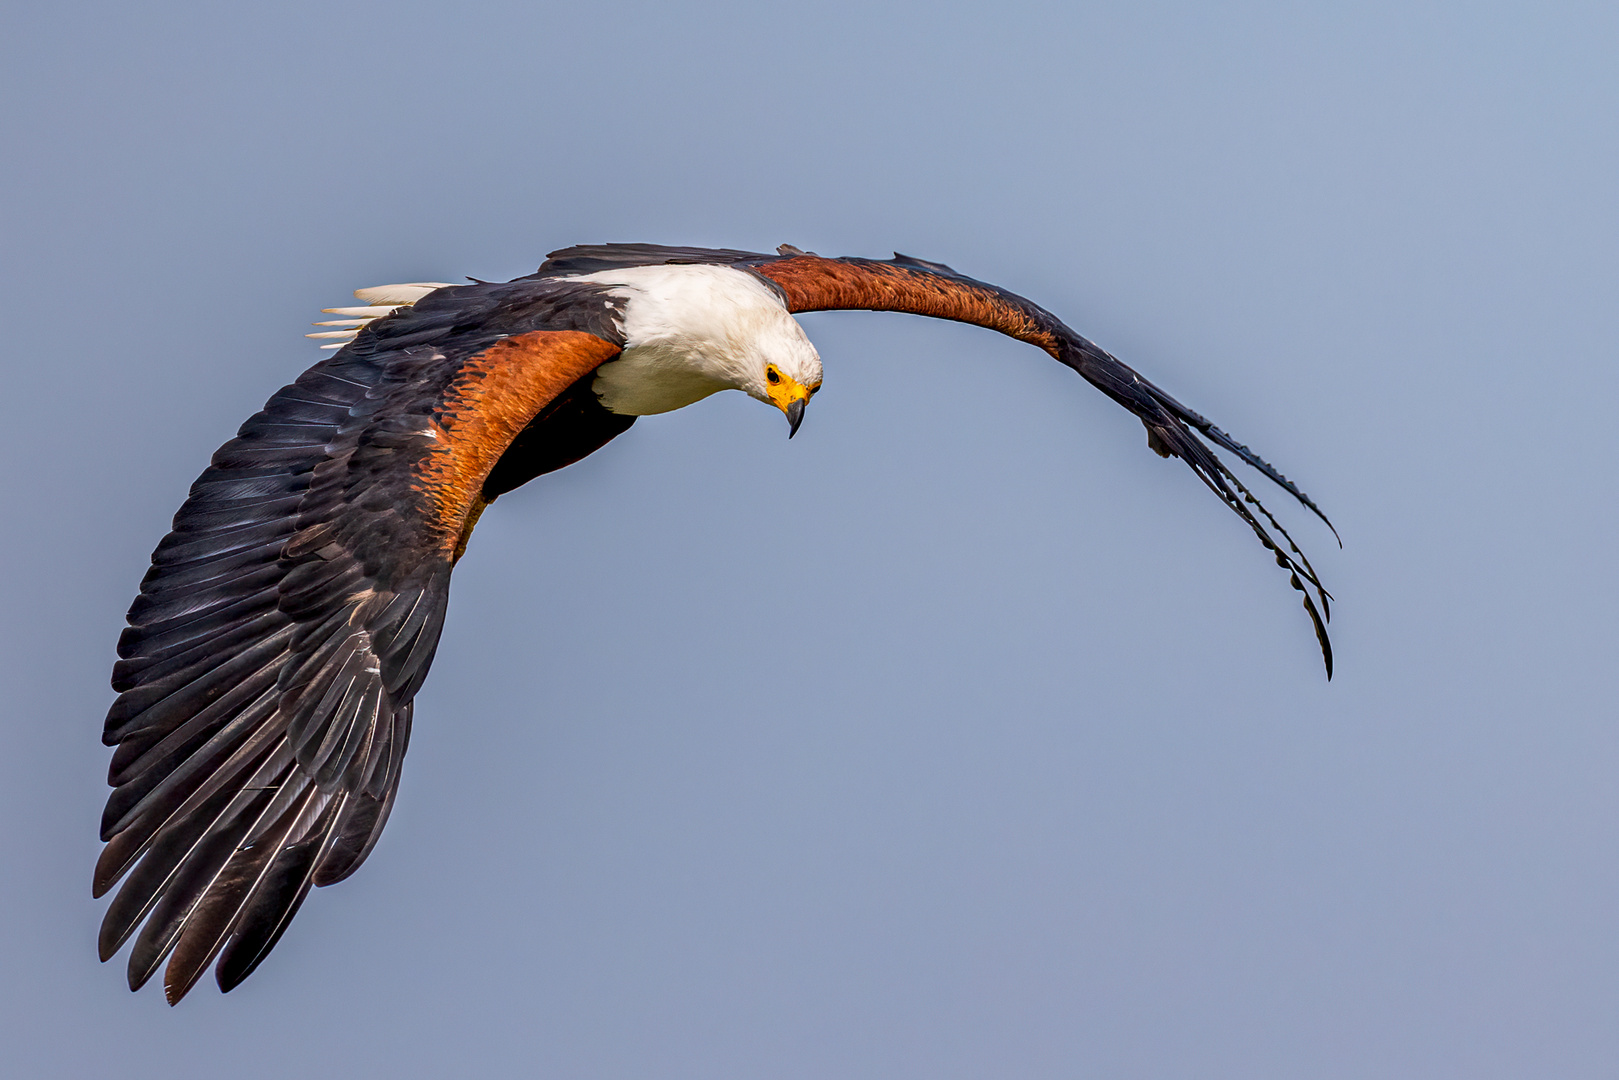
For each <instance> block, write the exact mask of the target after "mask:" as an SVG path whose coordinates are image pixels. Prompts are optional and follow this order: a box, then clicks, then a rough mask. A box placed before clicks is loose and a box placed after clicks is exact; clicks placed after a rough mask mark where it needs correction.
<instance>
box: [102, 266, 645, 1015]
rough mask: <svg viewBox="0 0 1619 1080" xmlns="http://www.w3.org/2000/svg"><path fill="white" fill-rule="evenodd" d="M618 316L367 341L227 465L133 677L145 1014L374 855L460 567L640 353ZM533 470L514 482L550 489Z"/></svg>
mask: <svg viewBox="0 0 1619 1080" xmlns="http://www.w3.org/2000/svg"><path fill="white" fill-rule="evenodd" d="M612 316H613V311H612V301H611V300H610V299H608V298H607V297H606V296H605V294H602V293H600V292H599V291H597V290H591V289H589V288H585V287H582V286H578V285H574V286H561V285H560V283H553V284H543V283H513V284H510V285H482V284H477V285H471V286H463V287H459V288H446V289H441V290H439V291H437V292H435V293H433V294H432V295H430V296H428V297H427V298H425V299H423V300H422V301H421V302H419V303H417V304H416V306H415V307H414V308H407V309H402V310H400V311H399V312H397V313H396V314H393V315H390V316H388V317H387V318H384V319H381V320H379V321H377V322H375V323H372V324H370V325H369V326H367V327H366V328H364V329H363V330H361V331H360V333H359V335H358V337H357V339H356V340H355V341H354V342H353V343H352V344H350V345H348V346H347V347H345V348H343V349H342V351H341V352H338V353H337V354H336V355H335V356H333V357H332V358H330V359H328V360H326V361H324V362H322V363H320V364H317V365H316V366H315V367H313V368H311V369H310V370H309V371H307V372H305V373H304V374H303V375H302V376H301V377H300V378H299V379H298V380H297V382H295V383H293V384H292V385H291V386H288V387H286V388H285V389H283V390H281V391H280V392H279V393H277V394H276V395H275V396H274V397H272V398H271V399H270V401H269V402H268V404H266V406H265V408H264V410H263V411H262V412H260V413H259V414H258V415H256V416H254V417H253V418H252V419H250V420H248V421H247V423H246V424H244V425H243V426H242V429H241V431H240V432H239V434H238V435H237V437H236V438H235V439H233V440H231V441H230V442H228V443H226V444H225V445H224V446H223V447H221V448H220V449H219V451H218V452H217V453H216V454H215V455H214V458H213V463H212V464H211V465H210V466H209V468H208V469H207V471H205V472H204V473H203V474H202V476H201V477H200V478H199V479H198V480H197V482H196V484H195V485H193V487H192V489H191V495H190V497H189V498H188V499H187V500H186V502H185V505H184V506H183V507H181V509H180V512H179V513H178V514H177V515H176V517H175V519H174V530H173V531H172V532H171V533H170V534H169V535H168V536H167V537H165V538H164V540H163V541H162V543H161V544H159V545H158V548H157V551H156V552H155V553H154V555H153V557H152V568H151V570H150V571H149V572H148V574H147V575H146V579H145V580H144V581H143V582H142V585H141V593H140V596H139V597H138V598H137V599H136V600H135V603H134V606H133V607H132V608H131V609H130V612H129V628H128V629H126V630H125V631H124V634H123V637H122V638H121V639H120V641H119V647H118V653H119V656H120V657H121V659H120V660H119V661H118V664H117V666H116V667H115V669H114V673H113V688H114V689H115V690H117V691H119V697H118V699H117V701H116V702H115V703H114V704H113V706H112V709H111V711H110V712H109V714H108V716H107V724H106V731H105V735H104V740H105V741H106V742H107V743H108V744H109V745H115V746H117V750H116V752H115V753H114V755H113V760H112V766H111V769H110V771H109V781H110V782H111V784H112V785H113V786H114V788H115V790H114V791H113V793H112V795H111V797H110V798H109V799H108V802H107V808H106V813H105V815H104V816H103V820H102V839H104V840H106V841H107V846H106V848H105V849H104V850H103V852H102V857H101V860H100V863H99V864H98V865H97V868H96V875H95V893H96V895H97V896H100V895H102V894H103V893H105V892H106V891H107V890H108V889H110V888H111V887H112V886H113V885H114V884H116V883H117V882H118V881H119V880H120V879H123V886H122V888H120V889H119V891H118V894H117V896H116V897H115V898H114V899H113V901H112V903H111V905H110V906H109V908H108V910H107V913H106V918H105V920H104V922H103V924H102V929H101V941H100V945H101V956H102V959H104V960H105V959H107V958H108V957H110V956H111V955H112V954H113V953H115V952H116V951H117V950H118V949H119V948H120V947H121V946H122V945H123V943H124V942H125V941H126V940H127V939H128V938H129V937H130V936H131V935H132V934H135V932H136V930H137V929H139V933H138V935H136V938H135V944H134V947H133V948H132V950H131V953H130V958H129V983H130V987H131V989H137V988H139V987H140V986H141V985H142V984H144V983H145V982H146V981H147V979H149V978H150V977H151V975H152V974H153V973H154V972H155V971H156V969H157V967H158V965H159V964H161V963H162V962H163V959H164V957H165V956H169V957H170V960H169V965H168V969H167V972H166V975H165V979H164V985H165V990H166V993H167V996H168V1000H169V1001H170V1002H171V1003H173V1002H176V1001H178V1000H179V999H180V998H181V997H182V996H183V995H184V994H185V993H186V992H187V991H188V990H189V989H190V988H191V987H192V985H193V984H194V983H195V982H196V980H197V978H198V977H199V976H200V975H201V973H202V971H203V970H204V969H205V968H206V967H207V966H208V964H209V963H210V962H211V961H212V960H213V959H214V958H215V956H218V958H219V964H218V968H217V976H218V980H219V984H220V987H221V988H222V989H225V990H229V989H231V988H232V987H233V986H235V985H236V984H237V983H239V982H240V981H241V980H242V979H244V978H246V977H247V975H248V974H249V973H251V972H252V970H253V969H254V968H255V967H256V966H257V965H258V963H259V962H260V961H261V960H262V959H263V958H264V956H265V955H266V954H267V953H268V952H269V950H270V949H271V948H272V947H273V946H274V945H275V943H276V941H277V940H278V939H279V938H280V935H281V933H282V932H283V931H284V930H285V929H286V926H287V924H288V922H289V920H290V919H291V918H292V916H293V914H294V913H295V912H296V911H297V909H298V906H299V905H300V904H301V903H302V901H303V899H304V897H305V896H306V895H307V893H308V891H309V889H310V887H311V886H312V885H327V884H331V883H333V882H336V881H340V880H342V879H343V878H344V877H347V876H348V875H349V874H350V873H352V872H353V871H354V870H355V868H356V867H358V866H359V864H360V863H361V862H362V861H363V860H364V859H365V857H366V856H367V854H369V852H370V850H371V848H372V846H373V845H374V844H375V843H376V840H377V837H378V835H379V834H380V832H381V830H382V827H383V824H384V823H385V822H386V821H387V818H388V812H389V810H390V808H391V807H392V805H393V799H394V793H395V791H396V790H397V787H398V781H399V768H400V761H401V759H402V758H403V756H404V753H405V747H406V744H407V742H408V740H409V736H410V721H411V701H412V698H413V697H414V695H415V693H416V691H417V689H418V688H419V687H420V686H421V683H422V680H423V678H424V677H425V676H426V674H427V669H428V665H429V664H430V663H431V661H432V658H433V652H434V649H435V648H436V646H437V643H438V636H439V630H440V627H441V626H442V624H443V620H444V612H445V604H446V600H447V597H448V588H449V580H450V571H451V568H452V566H453V565H454V562H455V559H456V558H457V557H458V556H459V554H460V552H461V550H462V548H463V546H464V543H465V539H466V536H467V534H468V532H469V531H470V529H471V526H472V524H473V523H474V522H475V521H476V517H477V514H478V513H479V512H480V511H481V510H482V508H483V505H484V503H485V502H486V500H487V499H488V498H492V497H493V496H494V495H496V494H499V491H500V490H505V489H506V487H509V486H512V485H510V484H506V485H504V486H498V485H497V486H498V490H490V489H488V488H487V487H486V484H487V482H488V480H489V478H490V476H491V473H492V472H493V471H494V470H495V467H496V465H497V463H499V462H501V461H502V458H503V455H505V454H506V453H507V451H508V449H509V448H511V447H512V445H513V443H514V441H517V440H519V437H520V436H524V435H525V434H526V435H528V437H529V442H530V443H532V442H534V439H533V436H532V432H530V431H529V430H528V429H529V428H530V425H531V422H532V421H534V420H535V418H536V417H537V416H540V415H542V414H545V413H546V412H547V410H548V409H552V410H554V409H555V408H557V407H559V406H561V405H563V404H564V403H566V402H568V401H569V400H571V399H576V398H577V397H578V394H577V389H576V388H577V387H579V386H580V385H584V386H586V387H588V383H589V379H588V376H589V374H590V372H592V371H593V370H594V369H595V368H596V367H597V366H599V365H600V364H601V363H603V362H604V361H605V360H607V359H610V358H611V357H612V356H614V355H616V354H617V353H618V351H619V347H620V345H621V341H619V340H617V338H616V334H617V332H616V329H615V328H614V327H615V324H614V322H613V317H612ZM570 388H575V389H573V390H570ZM598 411H599V410H598ZM599 426H600V425H598V427H599ZM627 426H628V422H627V420H626V421H618V422H617V426H615V427H612V428H611V430H610V431H594V432H593V433H592V437H597V436H599V438H598V441H597V442H596V444H595V445H600V443H601V442H605V441H606V440H607V439H608V438H611V437H612V435H614V434H617V433H618V431H621V430H623V428H624V427H627ZM595 445H592V446H590V447H589V448H588V449H594V448H595ZM588 449H586V450H584V451H582V452H588ZM535 453H538V454H539V455H540V458H545V457H546V455H547V454H549V455H550V458H552V459H559V458H560V457H566V456H567V455H566V453H565V451H563V452H559V451H558V449H557V448H556V447H554V446H553V447H539V448H537V449H536V448H534V447H531V448H530V452H529V453H528V454H527V456H528V457H529V458H530V459H534V454H535ZM575 456H578V455H575ZM561 463H565V462H561ZM529 464H530V466H531V467H525V466H524V463H523V462H517V463H516V464H515V465H514V464H513V463H512V462H511V461H510V460H508V461H507V462H506V465H505V471H506V472H507V473H508V474H510V473H512V472H514V471H515V472H518V473H527V475H533V473H534V471H544V468H543V463H542V466H540V467H532V466H533V461H532V460H531V461H530V462H529ZM550 467H556V466H555V464H552V465H551V466H550ZM523 478H525V479H526V476H524V477H523ZM519 482H520V481H519ZM126 875H127V876H126Z"/></svg>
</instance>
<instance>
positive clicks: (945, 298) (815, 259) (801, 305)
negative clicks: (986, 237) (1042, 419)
mask: <svg viewBox="0 0 1619 1080" xmlns="http://www.w3.org/2000/svg"><path fill="white" fill-rule="evenodd" d="M752 269H753V270H754V272H755V273H758V274H762V275H764V276H765V277H767V278H769V279H770V280H771V281H774V282H775V283H776V284H777V285H779V286H781V289H782V291H783V292H785V293H786V294H787V308H788V310H789V311H793V312H800V311H834V310H840V311H847V310H851V309H853V310H861V311H904V312H908V313H909V314H912V315H928V316H931V317H933V318H936V319H952V320H954V321H956V322H965V323H972V324H974V325H976V326H982V327H985V328H986V329H989V330H996V331H999V332H1000V333H1003V334H1006V335H1008V336H1010V337H1015V338H1017V339H1018V340H1019V341H1027V342H1028V343H1029V344H1031V345H1038V346H1039V347H1040V348H1042V349H1044V350H1045V351H1046V352H1048V353H1050V354H1051V355H1053V356H1056V355H1057V352H1058V345H1057V339H1056V338H1055V337H1054V336H1053V335H1052V334H1051V332H1050V331H1048V330H1047V329H1045V328H1044V327H1042V326H1041V325H1040V323H1039V322H1038V321H1037V320H1036V318H1035V315H1034V313H1033V312H1031V311H1028V310H1026V309H1025V308H1024V307H1022V306H1020V305H1019V304H1017V303H1016V302H1014V301H1013V300H1011V299H1009V298H1008V297H1007V296H1006V295H1004V294H1002V293H1000V292H998V291H996V290H995V289H992V288H990V287H988V286H985V285H980V284H978V283H976V282H969V281H961V280H957V279H953V278H947V277H943V276H941V275H938V274H929V273H917V272H915V271H912V270H909V269H907V268H906V267H903V266H894V265H892V264H889V263H876V262H866V261H864V260H860V261H854V260H850V261H845V260H842V259H823V258H821V257H820V256H818V255H800V256H795V257H793V258H790V259H782V260H780V261H777V262H768V263H764V264H763V265H760V266H755V267H753V268H752Z"/></svg>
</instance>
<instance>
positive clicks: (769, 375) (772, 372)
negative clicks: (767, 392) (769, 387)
mask: <svg viewBox="0 0 1619 1080" xmlns="http://www.w3.org/2000/svg"><path fill="white" fill-rule="evenodd" d="M765 378H766V379H768V380H770V381H771V382H773V383H779V382H781V373H780V372H779V371H777V370H776V369H775V368H765Z"/></svg>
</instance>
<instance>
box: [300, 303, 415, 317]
mask: <svg viewBox="0 0 1619 1080" xmlns="http://www.w3.org/2000/svg"><path fill="white" fill-rule="evenodd" d="M402 306H403V305H401V304H383V305H380V306H376V307H323V308H321V309H320V310H321V313H322V314H324V315H357V316H359V317H360V318H362V319H380V318H382V317H383V316H384V315H392V314H393V313H394V312H396V311H398V310H399V309H400V308H401V307H402Z"/></svg>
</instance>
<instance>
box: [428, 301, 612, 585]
mask: <svg viewBox="0 0 1619 1080" xmlns="http://www.w3.org/2000/svg"><path fill="white" fill-rule="evenodd" d="M618 351H619V348H618V346H617V345H614V344H612V343H611V342H608V341H603V340H602V339H601V338H599V337H597V336H596V335H594V334H587V333H584V332H583V331H579V330H540V331H536V332H534V333H531V334H518V335H516V336H515V337H509V338H506V339H505V340H503V341H501V342H499V343H498V344H495V345H492V346H490V347H489V348H488V349H485V350H484V351H483V352H481V353H479V354H478V355H476V356H474V357H472V358H470V359H469V360H467V362H466V363H465V364H463V365H462V366H461V370H460V371H459V372H458V373H457V374H456V377H455V379H454V381H452V382H451V383H450V385H449V386H448V387H447V388H446V390H445V393H444V401H443V404H442V405H441V406H440V407H439V413H438V419H437V421H436V422H435V423H434V425H433V426H434V434H435V435H436V436H437V439H436V444H435V445H434V446H433V448H432V450H431V451H430V452H429V453H428V454H427V455H426V456H425V457H424V458H423V459H422V461H421V463H420V464H419V465H418V466H417V478H418V479H417V484H416V490H418V491H420V492H421V493H422V495H423V496H424V497H425V498H426V500H427V503H428V511H429V518H430V519H431V520H430V524H431V526H432V528H433V530H434V532H435V533H437V535H438V539H439V542H440V543H441V544H442V545H443V547H444V549H445V551H447V552H449V553H450V554H451V556H452V557H454V556H456V555H458V554H459V553H460V550H459V549H461V548H463V547H464V545H465V537H466V533H467V530H468V528H469V527H470V525H471V524H472V523H473V521H474V520H475V513H476V511H479V510H481V509H482V506H481V505H479V504H480V503H481V502H482V499H481V498H480V497H479V496H480V493H481V492H482V490H483V482H484V480H485V478H487V477H488V475H489V470H490V469H492V468H494V466H495V462H496V461H497V460H499V458H500V455H501V454H503V453H505V451H506V448H507V447H508V446H510V445H511V443H512V440H513V439H515V438H516V437H517V435H518V433H519V432H520V431H522V430H523V428H524V426H526V425H527V424H528V422H529V421H530V420H532V419H534V416H535V414H537V413H538V412H539V411H540V410H541V409H543V408H545V406H546V405H548V404H550V403H551V401H552V400H554V399H555V398H556V397H557V395H559V394H561V393H562V392H563V391H564V390H566V389H567V388H568V387H569V386H571V385H573V384H574V382H576V381H577V380H579V379H580V378H582V377H584V376H585V375H588V374H589V373H590V372H592V371H594V370H595V369H596V368H597V367H599V366H601V365H602V364H603V363H605V362H606V361H607V360H609V359H611V358H612V357H614V356H616V355H617V354H618Z"/></svg>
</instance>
